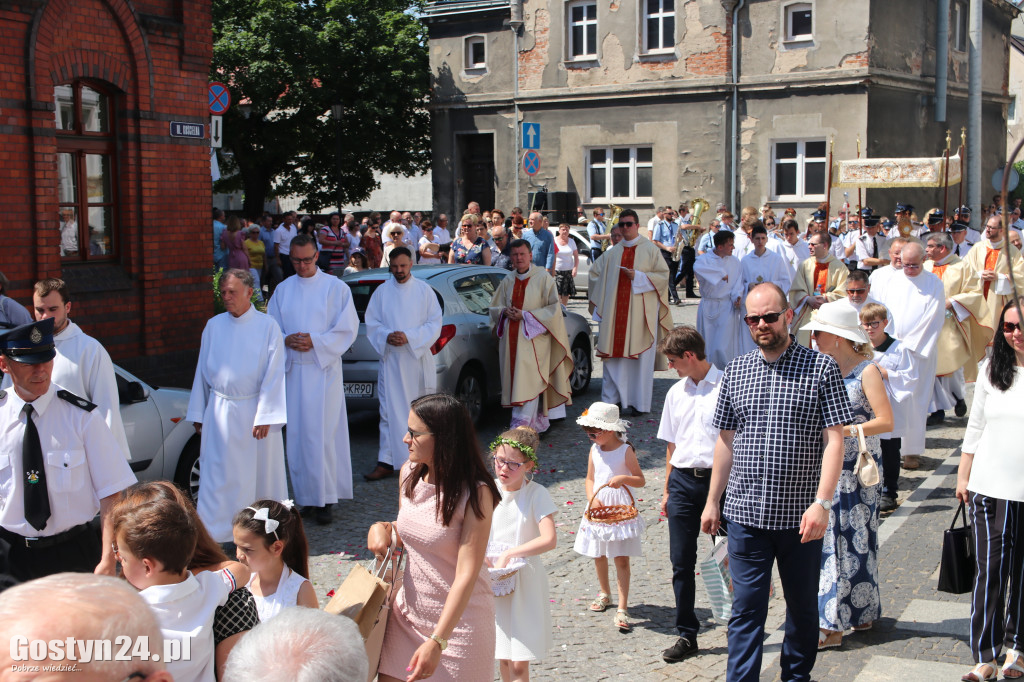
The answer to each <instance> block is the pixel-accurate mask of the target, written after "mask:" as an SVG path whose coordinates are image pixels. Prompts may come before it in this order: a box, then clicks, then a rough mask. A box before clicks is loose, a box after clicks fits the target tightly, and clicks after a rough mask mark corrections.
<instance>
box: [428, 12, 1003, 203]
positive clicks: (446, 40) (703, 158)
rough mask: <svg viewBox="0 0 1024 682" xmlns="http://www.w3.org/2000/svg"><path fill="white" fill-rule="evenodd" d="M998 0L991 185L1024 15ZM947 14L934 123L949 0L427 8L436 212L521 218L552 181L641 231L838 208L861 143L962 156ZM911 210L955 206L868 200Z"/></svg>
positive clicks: (916, 197)
mask: <svg viewBox="0 0 1024 682" xmlns="http://www.w3.org/2000/svg"><path fill="white" fill-rule="evenodd" d="M983 3H984V8H983V26H982V33H983V69H982V73H983V96H982V99H983V104H982V106H983V112H982V131H983V138H984V139H983V149H982V168H983V170H982V177H983V178H984V180H985V183H984V185H985V187H987V184H988V183H987V179H988V178H989V176H990V175H991V173H992V171H993V170H995V168H996V167H997V166H1001V165H1002V161H1003V159H1004V158H1005V151H1004V148H1005V132H1004V131H1005V127H1006V116H1007V111H1006V110H1007V106H1008V104H1009V102H1010V99H1009V98H1008V96H1007V79H1008V45H1007V39H1008V38H1009V28H1010V22H1011V21H1012V19H1013V17H1014V16H1016V15H1017V13H1018V10H1017V9H1015V8H1014V7H1013V6H1011V5H1010V4H1009V3H1008V2H1005V1H1004V0H983ZM946 4H947V5H948V7H949V13H948V15H947V16H946V19H948V26H949V32H948V44H947V45H946V46H945V47H946V48H947V49H946V52H947V55H948V57H947V60H946V66H947V69H946V70H947V71H948V79H947V82H948V95H947V97H946V104H947V115H946V120H945V121H944V122H938V121H936V98H937V96H938V93H939V92H940V91H941V90H940V88H939V87H938V82H937V81H938V79H939V75H938V74H939V71H940V69H938V64H937V55H938V54H941V53H940V52H939V51H937V49H936V47H937V44H938V36H939V35H940V22H939V16H938V13H939V11H938V8H939V7H941V6H943V3H942V2H921V0H809V1H797V0H611V1H610V2H608V1H605V0H435V1H434V2H429V3H428V4H427V8H426V11H425V15H424V16H425V21H426V22H427V26H428V28H429V37H430V60H431V69H432V73H433V79H434V94H435V98H434V103H433V121H434V148H433V182H434V201H435V205H436V208H437V209H438V210H445V211H451V210H452V209H454V208H464V207H465V206H466V202H467V201H468V200H471V199H475V200H478V201H479V202H480V203H481V204H482V205H483V208H485V209H486V208H489V207H490V206H491V205H496V206H498V207H501V208H504V209H505V210H506V211H507V210H508V208H510V207H511V206H514V205H520V206H524V207H525V206H526V205H527V203H526V202H527V196H528V192H530V191H533V190H535V189H537V188H538V187H540V186H544V187H546V188H547V189H548V190H550V191H566V192H574V193H575V194H576V195H578V197H579V199H580V203H582V204H583V205H584V206H585V207H592V206H595V205H599V204H601V205H607V204H609V203H614V204H617V205H620V206H622V207H629V208H634V209H637V210H638V211H640V214H641V216H642V217H643V216H646V215H650V214H651V212H652V210H653V209H654V207H655V206H656V205H662V204H676V203H678V202H679V201H681V200H684V199H693V198H696V197H698V196H699V197H703V198H705V199H707V200H708V201H710V202H711V205H712V206H714V205H715V204H716V203H717V202H719V201H724V202H726V203H728V204H730V205H733V206H737V207H738V206H745V205H754V206H760V205H761V204H762V203H764V202H770V203H772V204H774V205H781V206H787V207H789V206H792V207H794V208H797V209H798V210H799V211H800V214H801V215H803V216H806V215H807V213H808V211H809V209H812V208H813V207H816V206H817V204H818V203H819V202H821V201H823V200H824V198H825V173H826V157H827V146H828V141H829V140H830V139H832V138H834V139H835V158H836V160H839V159H844V158H845V159H851V158H854V157H855V156H856V153H857V149H856V144H857V142H856V140H857V137H858V136H859V137H860V139H861V140H862V153H863V155H864V156H868V157H904V156H908V157H918V156H939V155H941V153H942V150H943V148H944V146H945V136H946V129H947V128H951V129H952V130H953V131H954V137H955V138H956V140H957V142H959V131H960V127H961V126H966V125H967V89H968V88H967V86H968V69H967V66H968V64H967V62H968V37H967V31H968V22H967V11H968V7H969V1H968V0H948V2H946ZM522 122H531V123H539V124H540V149H539V150H538V151H539V155H540V171H539V172H538V173H537V174H536V176H534V177H533V178H530V177H528V176H527V175H526V174H525V173H524V172H523V170H522V169H521V163H520V161H521V158H522V154H523V151H522V146H523V145H522V137H521V136H522V135H523V132H522V127H521V124H522ZM954 151H955V150H954ZM987 194H989V192H988V191H987V190H986V189H985V188H984V187H983V190H982V195H983V196H986V195H987ZM897 200H902V201H907V202H910V203H913V204H915V205H916V206H918V207H923V208H922V209H921V211H920V212H921V213H922V214H923V212H924V210H926V208H927V207H929V206H934V205H936V202H938V205H941V201H942V200H941V191H940V192H936V191H934V190H918V189H914V190H891V189H887V190H870V191H869V192H868V193H867V196H866V203H868V204H869V205H871V206H874V207H875V209H876V210H878V211H882V212H891V211H892V209H893V206H894V204H895V202H896V201H897ZM955 200H956V194H955V190H954V194H953V201H955ZM832 201H833V204H834V205H835V204H836V203H838V202H841V201H842V193H841V192H840V191H836V190H834V191H833V194H832ZM853 201H854V202H856V192H854V193H853ZM573 208H574V207H573Z"/></svg>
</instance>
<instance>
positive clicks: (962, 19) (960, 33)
mask: <svg viewBox="0 0 1024 682" xmlns="http://www.w3.org/2000/svg"><path fill="white" fill-rule="evenodd" d="M950 29H951V32H952V34H953V49H954V50H956V51H957V52H967V7H966V5H964V3H962V2H954V3H953V17H952V22H951V25H950Z"/></svg>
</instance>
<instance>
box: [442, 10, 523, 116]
mask: <svg viewBox="0 0 1024 682" xmlns="http://www.w3.org/2000/svg"><path fill="white" fill-rule="evenodd" d="M477 35H479V36H483V38H484V41H485V42H484V44H485V48H484V49H485V55H486V62H487V68H486V69H484V70H483V71H482V72H481V71H479V70H475V69H474V70H471V71H469V72H467V71H465V54H466V37H467V36H477ZM513 50H514V46H513V37H512V31H511V29H509V27H508V12H507V11H506V12H505V13H504V16H503V15H502V14H499V13H497V12H496V13H494V14H492V15H490V16H488V17H484V18H477V19H475V20H474V21H473V22H472V24H470V25H467V24H465V23H462V22H452V23H444V24H435V25H433V26H432V27H431V30H430V71H431V73H432V74H433V76H434V96H435V97H436V98H437V99H438V100H440V101H459V100H464V99H467V98H471V97H473V96H474V95H489V94H493V93H495V92H506V93H509V94H510V95H511V92H512V71H513V66H514V61H513Z"/></svg>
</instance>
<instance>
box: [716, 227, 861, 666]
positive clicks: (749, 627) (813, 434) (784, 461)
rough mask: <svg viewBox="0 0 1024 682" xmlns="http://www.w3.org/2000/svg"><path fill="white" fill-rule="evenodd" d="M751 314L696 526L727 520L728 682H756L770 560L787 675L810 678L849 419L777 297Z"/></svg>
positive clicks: (724, 384)
mask: <svg viewBox="0 0 1024 682" xmlns="http://www.w3.org/2000/svg"><path fill="white" fill-rule="evenodd" d="M821 236H824V235H823V234H818V235H815V237H821ZM746 310H747V316H746V317H745V318H744V321H745V322H746V324H747V326H748V328H749V329H750V334H751V336H752V338H753V339H754V343H755V344H756V345H757V349H756V350H753V351H751V352H749V353H747V354H745V355H741V356H740V357H738V358H736V359H735V360H733V361H732V362H730V363H729V365H728V366H727V367H726V368H725V374H724V376H723V377H722V381H721V387H720V389H719V395H718V404H717V407H716V409H715V416H714V419H713V421H712V426H713V427H714V428H717V429H721V431H720V433H719V435H718V441H717V442H716V444H715V454H714V463H713V464H712V467H711V484H710V485H709V487H708V494H707V503H706V504H705V506H704V513H703V514H702V515H701V530H703V531H704V532H705V533H711V534H714V533H716V532H718V529H719V526H720V524H721V520H722V518H723V517H724V518H725V519H727V520H728V524H729V571H730V573H731V575H732V585H733V590H734V592H733V604H732V617H731V618H730V619H729V631H728V638H729V646H728V653H729V662H728V673H727V676H728V679H729V680H731V681H732V682H756V681H757V680H758V679H759V676H760V673H761V657H762V652H763V647H764V624H765V619H766V618H767V616H768V596H769V586H770V584H771V574H772V564H774V563H776V562H777V563H778V567H779V576H780V577H781V579H782V584H783V585H784V586H785V590H784V592H785V599H786V628H785V630H786V636H785V639H784V640H783V642H782V657H781V665H782V678H783V679H785V680H810V679H811V678H810V675H811V670H812V669H813V667H814V660H815V657H816V656H817V652H818V576H819V573H820V568H821V563H820V562H821V549H822V538H823V537H824V535H825V530H826V528H827V527H828V519H829V510H830V509H831V507H832V498H833V496H834V495H835V491H836V485H837V483H838V481H839V474H840V471H841V469H842V466H843V425H844V424H849V423H851V422H852V421H853V412H852V408H851V406H850V399H849V397H848V396H847V393H846V387H845V385H844V384H843V377H842V374H841V373H840V371H839V365H838V364H836V361H835V360H833V359H832V358H831V357H829V356H827V355H825V354H823V353H817V352H815V351H812V350H811V349H809V348H807V347H806V346H803V345H801V344H798V343H796V339H794V338H793V337H792V336H791V335H790V334H789V328H790V324H791V323H792V321H793V311H792V310H791V309H790V308H789V306H788V305H787V302H786V294H785V293H784V292H783V291H782V290H781V289H779V288H778V287H777V286H775V285H774V284H769V283H766V284H759V285H757V286H756V287H754V289H753V290H752V291H751V292H750V293H749V294H748V295H747V299H746ZM727 482H728V488H727V487H726V483H727ZM723 492H725V505H724V507H722V508H720V507H719V500H720V498H721V496H722V493H723Z"/></svg>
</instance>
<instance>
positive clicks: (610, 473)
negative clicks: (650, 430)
mask: <svg viewBox="0 0 1024 682" xmlns="http://www.w3.org/2000/svg"><path fill="white" fill-rule="evenodd" d="M576 423H577V424H579V425H580V426H582V427H583V430H584V431H586V433H587V437H588V438H589V439H590V441H591V442H592V443H593V445H592V446H591V448H590V461H589V464H588V465H587V499H588V500H590V499H591V498H592V497H594V491H595V490H597V491H598V493H597V497H596V499H594V501H593V504H592V505H591V508H592V509H593V508H597V507H601V506H605V505H616V504H631V503H632V501H631V499H630V492H627V490H626V488H625V486H629V487H632V488H640V487H643V486H644V485H646V483H647V481H646V480H645V479H644V473H643V471H641V470H640V463H639V462H638V461H637V459H636V452H635V451H634V450H633V447H632V446H631V445H630V444H629V443H628V442H626V441H625V435H626V428H627V427H628V426H629V423H628V422H625V421H623V420H621V419H619V407H618V405H610V404H608V403H594V404H593V405H591V406H590V408H589V409H587V410H584V411H583V414H582V415H581V416H580V417H579V419H577V420H576ZM605 485H606V486H607V487H605V488H601V486H605ZM598 489H600V490H598ZM634 499H635V496H634ZM643 531H644V520H643V518H642V517H641V516H640V515H639V514H638V515H637V516H636V517H634V518H632V519H629V520H627V521H621V522H618V523H591V522H590V521H588V520H587V519H586V517H584V518H583V520H582V521H580V529H579V531H578V532H577V533H576V544H575V545H574V547H573V548H574V549H575V550H576V551H577V552H579V553H580V554H582V555H583V556H588V557H591V558H593V559H594V567H595V568H596V569H597V581H598V583H599V584H600V586H601V591H600V592H598V593H597V599H595V600H594V601H592V602H591V603H590V610H591V611H604V610H605V609H606V608H608V605H609V604H610V603H611V588H610V586H609V583H608V558H609V557H611V558H612V559H614V560H615V578H616V583H618V588H619V608H618V610H617V611H616V612H615V626H616V627H618V628H619V631H620V632H629V631H630V630H632V629H633V626H632V624H631V623H630V622H629V612H628V611H627V604H628V602H629V557H631V556H641V554H642V553H643V552H642V550H641V546H640V535H641V534H642V533H643Z"/></svg>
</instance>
